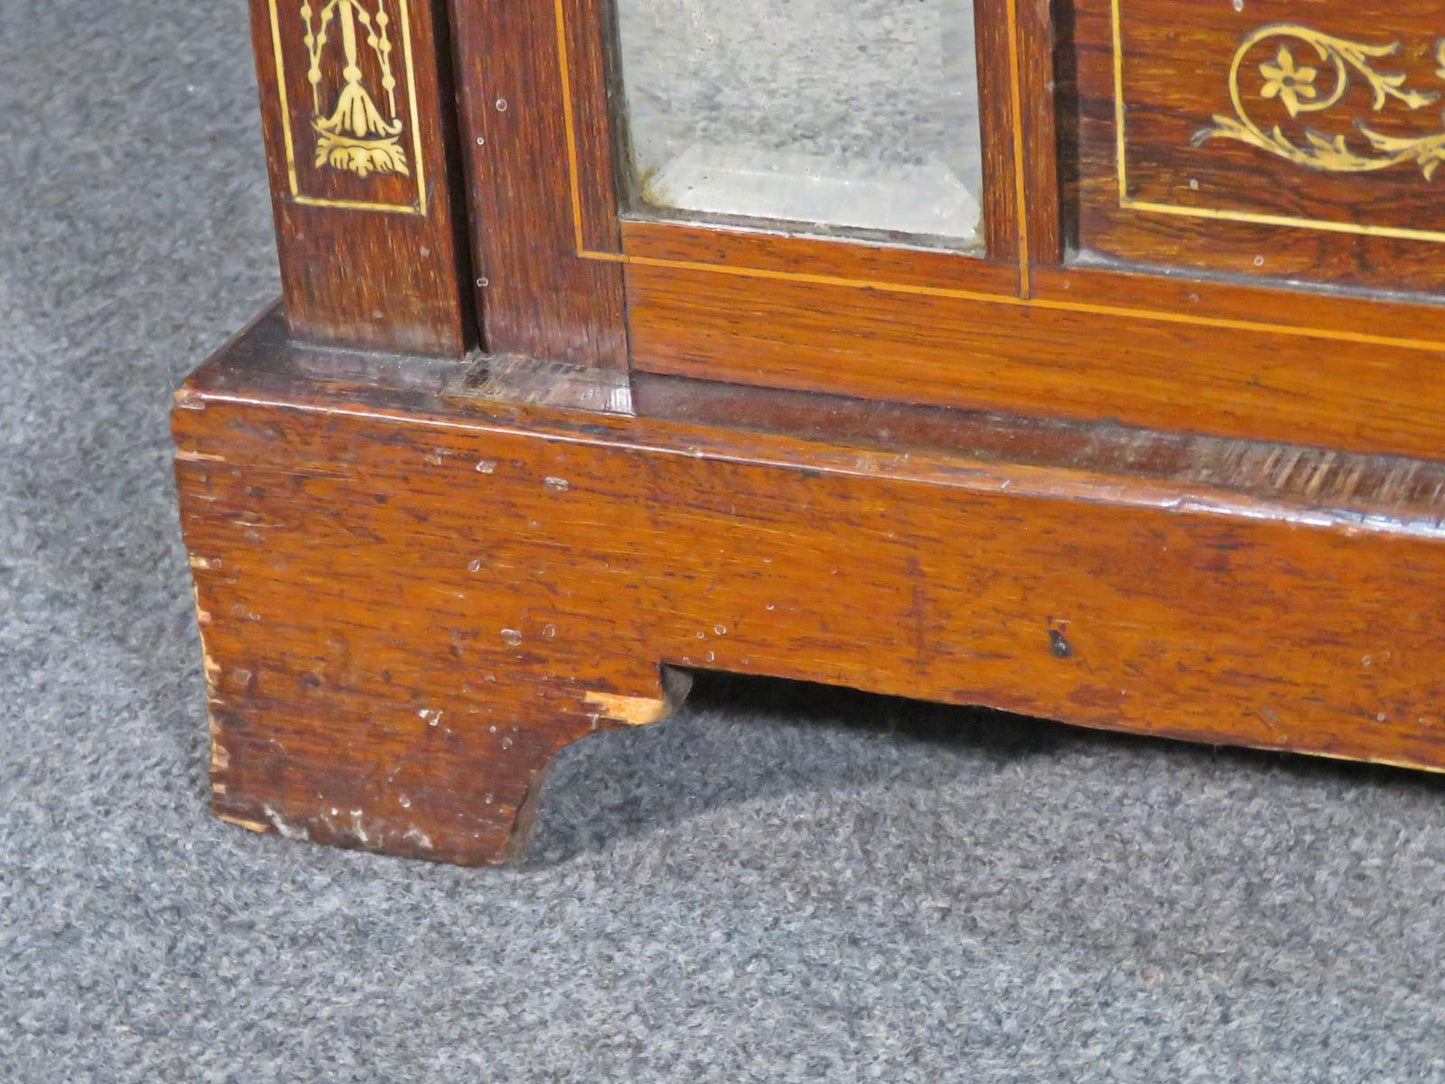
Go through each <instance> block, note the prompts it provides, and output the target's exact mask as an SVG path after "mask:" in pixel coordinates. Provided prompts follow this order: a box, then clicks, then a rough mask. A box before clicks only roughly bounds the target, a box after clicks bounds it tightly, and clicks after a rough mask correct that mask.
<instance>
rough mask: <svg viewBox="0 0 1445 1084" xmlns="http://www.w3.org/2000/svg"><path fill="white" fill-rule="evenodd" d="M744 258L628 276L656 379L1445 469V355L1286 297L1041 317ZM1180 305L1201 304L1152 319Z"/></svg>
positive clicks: (1093, 307)
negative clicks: (1245, 306) (1444, 381)
mask: <svg viewBox="0 0 1445 1084" xmlns="http://www.w3.org/2000/svg"><path fill="white" fill-rule="evenodd" d="M624 233H625V235H626V239H627V244H628V246H629V251H633V252H637V253H641V252H643V251H647V252H649V253H651V252H652V251H654V249H653V248H652V247H651V245H652V243H653V242H652V240H651V239H650V238H649V237H647V236H645V235H644V234H643V233H642V231H638V232H637V233H636V234H634V233H633V231H632V229H631V227H630V226H625V229H624ZM634 238H635V241H634ZM676 241H677V238H676V237H674V238H672V239H671V240H670V241H669V243H668V246H667V248H666V249H665V251H667V252H669V253H671V254H677V253H678V246H677V244H676ZM734 244H736V243H735V242H725V243H722V244H720V245H719V244H707V243H701V242H699V243H697V244H695V245H694V247H693V248H692V252H693V253H694V254H695V255H696V257H697V260H696V263H697V264H698V265H700V266H682V265H680V264H679V263H676V262H667V263H662V264H660V265H659V264H654V263H652V262H648V261H647V260H646V259H644V260H642V261H639V262H635V263H632V264H630V265H629V266H628V268H627V298H628V311H629V316H630V321H631V330H632V340H631V342H632V354H633V364H634V366H635V367H636V368H637V369H639V370H643V371H648V372H657V373H667V374H672V375H678V376H689V377H695V378H699V379H714V380H723V381H729V382H735V383H744V384H757V385H763V386H769V387H782V388H792V389H797V390H804V391H820V392H830V391H840V392H844V393H847V394H853V395H860V396H871V397H875V398H893V399H901V400H906V401H911V402H920V403H935V404H943V405H953V406H963V407H969V408H975V409H988V410H1002V411H1016V412H1019V413H1022V414H1033V415H1042V416H1051V417H1057V418H1072V419H1075V420H1081V421H1086V420H1090V419H1105V418H1107V419H1115V420H1118V421H1122V422H1125V423H1127V424H1131V425H1139V426H1146V427H1152V428H1157V429H1173V430H1182V431H1188V432H1196V433H1213V434H1217V435H1222V436H1233V437H1244V438H1254V439H1266V440H1280V441H1288V442H1293V443H1301V444H1319V445H1328V446H1338V447H1341V448H1348V449H1352V450H1358V451H1378V452H1396V453H1403V454H1414V455H1425V456H1435V455H1438V450H1439V448H1440V447H1441V444H1442V441H1445V423H1442V418H1445V413H1442V406H1445V402H1442V393H1441V385H1440V383H1439V381H1438V380H1436V379H1435V375H1434V373H1435V368H1436V367H1437V366H1438V365H1440V364H1441V363H1442V361H1445V349H1441V348H1438V347H1437V345H1436V344H1435V343H1434V342H1433V341H1431V340H1423V341H1411V340H1407V339H1403V338H1402V339H1398V340H1395V341H1391V340H1389V339H1387V338H1384V337H1380V338H1364V339H1360V338H1355V337H1352V336H1351V335H1350V334H1349V333H1348V332H1345V331H1341V332H1335V331H1333V330H1331V329H1329V328H1328V327H1326V328H1324V329H1310V328H1302V327H1300V326H1294V327H1291V326H1290V325H1287V324H1283V323H1282V322H1281V323H1275V322H1273V321H1271V318H1270V316H1271V310H1270V309H1269V307H1268V306H1269V304H1270V301H1271V299H1272V298H1279V299H1280V304H1281V305H1282V306H1286V305H1287V304H1288V298H1289V295H1288V293H1287V292H1285V291H1260V292H1259V293H1258V294H1255V295H1251V301H1250V303H1251V304H1256V305H1257V306H1258V307H1257V308H1256V309H1255V310H1254V312H1253V313H1248V312H1245V311H1242V310H1241V309H1240V308H1238V307H1237V308H1235V309H1234V310H1233V315H1216V314H1215V313H1216V312H1217V313H1224V312H1228V311H1230V310H1229V309H1228V306H1229V305H1235V306H1239V305H1240V302H1241V300H1242V295H1240V294H1235V293H1230V292H1229V291H1227V290H1224V291H1220V292H1217V293H1210V292H1208V291H1206V290H1203V289H1202V288H1197V289H1194V290H1189V289H1187V288H1185V287H1184V286H1182V285H1181V284H1160V285H1159V286H1157V288H1155V289H1141V290H1138V291H1137V292H1135V293H1134V294H1133V295H1132V296H1131V295H1130V293H1129V283H1127V282H1123V281H1119V280H1118V279H1116V278H1113V277H1112V276H1108V275H1107V274H1106V273H1100V275H1099V276H1093V275H1091V274H1090V273H1089V272H1088V271H1085V270H1082V269H1074V270H1071V271H1070V272H1069V273H1068V274H1067V275H1065V274H1063V273H1056V274H1054V275H1052V276H1047V277H1045V278H1044V282H1045V284H1046V285H1048V286H1050V287H1051V288H1052V292H1051V293H1050V294H1048V295H1046V296H1043V297H1035V298H1033V299H1031V300H1029V301H1027V302H1024V301H1021V300H1019V299H1017V298H1013V297H1010V296H1007V295H999V296H992V297H990V296H984V295H986V294H987V291H977V292H975V291H973V290H971V289H970V288H969V286H968V285H967V284H964V285H963V286H962V287H961V289H960V288H951V287H947V286H939V285H932V286H914V285H913V284H911V283H909V282H907V281H906V280H905V281H904V282H903V283H902V285H901V286H894V285H880V284H878V283H877V282H873V281H868V280H866V279H854V278H853V277H852V276H851V275H850V276H847V277H848V279H849V281H841V280H840V278H839V277H838V276H830V275H819V274H817V273H811V274H810V273H807V272H803V273H798V274H793V273H789V272H786V271H782V272H781V273H780V271H781V266H780V264H781V260H782V257H781V256H779V255H774V254H770V255H768V256H767V259H768V261H769V262H768V264H766V265H765V266H763V267H762V268H758V267H740V266H739V265H737V264H736V263H732V262H729V261H728V260H726V259H722V260H719V259H718V258H717V256H716V255H715V254H716V253H717V252H718V251H719V249H720V248H721V249H723V250H725V251H731V250H732V246H733V245H734ZM752 251H756V252H768V251H769V250H768V249H767V246H766V245H763V244H761V243H760V244H758V245H756V246H753V248H752ZM886 260H887V258H886V257H883V258H880V260H879V263H880V264H886ZM755 262H756V263H762V262H763V261H762V260H758V261H755ZM1102 279H1107V280H1108V281H1107V283H1105V284H1100V283H1101V280H1102ZM1136 282H1137V280H1136ZM1171 290H1172V291H1174V292H1176V293H1178V294H1181V295H1190V294H1193V295H1195V300H1193V301H1188V300H1187V298H1186V300H1185V303H1184V304H1175V305H1168V304H1163V303H1161V304H1159V305H1158V306H1157V307H1152V308H1151V306H1150V304H1149V299H1150V298H1151V297H1154V296H1157V297H1160V298H1161V299H1163V298H1167V296H1168V294H1169V291H1171ZM1202 297H1208V298H1210V302H1209V303H1208V304H1206V303H1204V302H1203V301H1202V300H1201V298H1202ZM1211 306H1215V307H1216V308H1215V310H1214V311H1213V312H1211ZM1201 310H1203V311H1201ZM1285 311H1288V309H1287V308H1286V309H1285ZM1382 330H1391V329H1390V328H1383V329H1382Z"/></svg>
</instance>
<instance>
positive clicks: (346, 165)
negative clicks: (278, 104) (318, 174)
mask: <svg viewBox="0 0 1445 1084" xmlns="http://www.w3.org/2000/svg"><path fill="white" fill-rule="evenodd" d="M301 18H302V19H303V20H304V21H305V25H306V36H305V38H304V41H305V44H306V52H307V55H308V57H309V58H310V62H311V63H310V67H309V68H307V71H306V78H307V80H308V81H309V82H310V84H311V106H312V111H313V118H312V121H311V126H312V127H313V128H314V129H315V130H316V168H317V169H325V168H331V169H339V170H346V171H349V172H351V173H355V174H356V175H357V176H358V177H366V176H368V175H369V174H371V173H399V174H401V175H402V176H404V177H406V176H410V175H411V174H410V172H409V171H408V169H407V161H406V151H405V150H403V149H402V146H401V144H400V143H399V142H398V139H399V137H400V136H401V133H402V129H403V127H404V125H403V123H402V120H401V118H400V117H398V116H397V113H396V76H395V75H394V74H393V72H392V68H391V53H392V40H391V31H390V27H391V16H389V15H388V14H387V12H386V0H376V11H375V13H374V14H373V12H371V11H369V10H368V9H367V7H366V5H365V4H364V3H363V0H328V2H327V3H325V4H324V5H323V6H322V7H321V10H320V12H319V13H318V12H317V11H315V9H313V8H312V6H311V3H310V0H303V2H302V4H301ZM333 29H339V32H340V36H341V50H342V56H343V60H344V61H345V65H344V67H343V68H342V70H341V75H342V79H343V80H344V83H343V85H342V88H341V93H340V95H339V96H338V98H337V100H336V104H335V105H334V106H333V107H332V110H331V112H330V113H324V112H323V110H322V98H321V95H322V86H321V83H322V67H321V64H322V60H323V58H324V57H325V55H326V52H327V48H328V46H330V45H331V44H332V38H331V34H332V32H333ZM363 42H364V43H365V45H366V47H367V48H368V49H369V50H370V51H371V54H372V56H374V57H375V59H376V66H377V68H378V69H379V71H380V73H381V89H382V90H383V91H384V92H385V95H386V103H387V113H388V115H387V116H383V115H382V112H381V110H380V108H378V106H377V104H376V100H375V99H374V98H373V97H372V94H371V91H370V90H369V89H368V88H367V86H366V82H365V78H364V75H363V71H362V60H363V55H362V50H361V45H362V43H363Z"/></svg>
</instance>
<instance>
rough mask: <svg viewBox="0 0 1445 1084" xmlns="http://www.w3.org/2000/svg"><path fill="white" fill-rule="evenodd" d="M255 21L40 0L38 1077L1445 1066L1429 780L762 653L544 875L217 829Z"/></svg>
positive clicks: (611, 782) (5, 247)
mask: <svg viewBox="0 0 1445 1084" xmlns="http://www.w3.org/2000/svg"><path fill="white" fill-rule="evenodd" d="M498 2H500V0H498ZM244 7H245V5H244V4H243V3H241V2H240V0H227V2H225V3H195V2H185V0H127V2H126V3H124V4H121V5H115V4H103V3H101V2H100V0H0V137H3V138H0V209H3V212H4V213H3V214H0V252H3V254H4V258H3V260H0V389H3V395H0V703H3V705H4V708H5V710H4V712H3V713H0V1079H3V1080H5V1081H16V1082H31V1081H42V1082H51V1081H91V1080H94V1081H147V1082H155V1081H192V1080H196V1081H245V1082H255V1081H308V1082H309V1081H431V1080H438V1081H446V1080H465V1081H532V1080H542V1081H545V1080H582V1081H601V1080H623V1081H653V1080H656V1081H692V1080H697V1081H725V1082H729V1084H734V1082H740V1081H801V1080H825V1081H852V1080H885V1081H890V1082H896V1081H913V1080H918V1081H937V1080H966V1081H993V1080H999V1081H1034V1080H1038V1081H1103V1080H1127V1081H1171V1082H1173V1081H1217V1080H1241V1081H1271V1082H1274V1081H1324V1080H1338V1081H1349V1082H1352V1084H1353V1082H1359V1081H1399V1080H1431V1079H1445V996H1442V995H1445V989H1442V987H1445V979H1442V969H1441V967H1440V955H1441V945H1442V938H1445V900H1442V898H1441V887H1442V884H1445V881H1442V873H1445V784H1442V783H1440V782H1438V781H1436V780H1434V779H1432V778H1429V777H1426V776H1423V775H1415V774H1410V773H1405V772H1393V771H1388V770H1383V769H1367V768H1358V767H1350V766H1344V765H1336V764H1330V763H1324V762H1310V761H1304V760H1300V759H1294V758H1288V757H1275V756H1264V755H1257V754H1249V753H1232V752H1218V751H1213V750H1210V749H1204V748H1193V747H1187V746H1182V745H1172V744H1166V743H1162V742H1153V741H1144V740H1133V739H1121V738H1116V737H1108V736H1101V735H1095V734H1090V733H1086V732H1082V731H1073V730H1068V729H1065V728H1061V727H1056V726H1052V725H1049V724H1045V723H1035V722H1030V721H1028V720H1020V719H1014V718H1009V717H1003V716H996V715H989V714H985V713H980V712H970V711H964V710H955V709H942V708H934V707H929V706H926V705H917V704H912V703H908V702H904V701H893V700H885V699H880V698H873V697H866V696H862V695H857V694H851V693H844V692H830V691H827V690H820V689H814V688H807V687H796V686H787V685H782V684H776V683H767V682H748V681H740V680H727V679H717V678H715V679H710V680H707V681H704V682H702V683H701V684H700V688H699V691H698V693H697V695H696V696H695V698H694V700H693V701H692V703H691V705H690V706H689V707H688V709H687V710H685V711H684V712H683V713H682V714H681V715H680V716H679V717H678V718H676V719H675V720H673V721H672V722H669V723H667V724H664V725H662V726H659V727H656V728H651V729H647V730H643V731H637V732H629V733H614V734H609V735H605V736H602V737H599V738H596V739H593V740H589V741H587V742H584V743H582V744H580V745H578V746H574V747H573V748H572V749H570V750H568V751H567V752H566V753H565V754H564V755H563V756H562V758H561V760H560V763H559V764H558V766H557V769H556V770H555V772H554V773H553V774H552V776H551V778H550V781H549V782H548V784H547V788H546V792H545V802H544V808H543V811H542V814H541V816H540V820H539V824H538V828H537V832H536V835H535V837H534V840H533V845H532V848H531V850H530V852H529V855H528V857H527V859H526V860H525V862H524V863H523V864H522V865H520V866H517V867H514V868H509V869H502V870H495V871H488V870H482V871H468V870H461V869H454V868H448V867H439V866H431V865H426V864H421V863H411V862H404V861H397V860H391V859H386V858H378V857H373V856H368V855H363V854H356V853H348V852H342V851H335V850H328V849H325V848H320V847H314V846H308V845H305V844H299V843H291V842H287V841H285V840H282V839H279V838H266V837H258V836H254V835H251V834H249V833H247V832H244V831H241V830H239V829H236V828H232V827H229V826H226V825H224V824H221V823H219V822H217V821H215V820H213V819H212V818H211V816H210V815H209V813H208V812H207V810H206V793H207V782H206V776H205V765H206V725H205V702H204V695H203V689H202V684H201V664H200V656H199V652H198V648H197V643H196V637H195V632H194V629H193V626H192V610H191V600H190V595H189V587H188V581H187V570H186V563H185V558H184V553H183V551H182V548H181V545H180V541H179V537H178V532H177V526H176V516H175V511H174V505H173V500H174V495H173V490H172V480H171V474H170V454H171V449H170V445H169V442H168V437H167V429H166V414H167V409H168V407H169V403H170V392H171V390H172V388H173V387H174V386H175V385H176V383H177V382H178V381H179V380H180V378H181V377H182V375H183V374H184V373H185V372H186V371H187V370H188V369H189V368H191V367H192V366H194V365H195V364H196V363H198V362H199V361H200V360H201V359H202V358H203V357H204V355H205V354H206V353H207V352H208V351H209V350H211V349H213V348H214V347H216V346H217V345H219V344H220V343H221V342H222V341H223V339H224V338H225V337H226V336H227V335H228V334H229V333H230V332H231V331H232V330H234V329H235V328H237V327H239V326H240V325H241V324H242V323H243V322H244V321H245V320H247V319H248V318H249V317H250V316H251V315H252V314H253V313H254V312H255V311H256V310H257V309H258V308H260V307H261V306H262V305H263V304H264V303H265V302H266V301H267V300H268V299H269V298H271V297H272V296H273V295H274V294H275V293H276V291H277V282H276V272H275V259H274V255H273V249H272V236H271V225H270V217H269V209H268V206H267V199H266V180H265V175H264V171H263V167H262V157H261V145H260V138H259V132H258V127H257V122H256V115H255V114H256V109H255V91H254V84H253V75H252V72H251V68H250V63H251V62H250V57H249V38H248V34H247V29H246V25H245V12H244Z"/></svg>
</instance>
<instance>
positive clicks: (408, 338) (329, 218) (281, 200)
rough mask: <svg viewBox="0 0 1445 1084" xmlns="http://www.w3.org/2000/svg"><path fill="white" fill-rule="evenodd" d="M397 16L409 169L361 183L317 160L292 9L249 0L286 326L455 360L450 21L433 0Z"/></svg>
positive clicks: (333, 56) (461, 343)
mask: <svg viewBox="0 0 1445 1084" xmlns="http://www.w3.org/2000/svg"><path fill="white" fill-rule="evenodd" d="M273 7H274V10H275V11H276V14H277V22H276V25H275V26H274V27H273V24H272V16H271V13H272V10H273ZM389 10H390V11H391V12H392V17H393V19H394V20H399V12H400V10H401V9H400V7H398V6H396V5H395V4H394V3H393V4H392V6H391V7H390V8H389ZM406 10H407V11H408V13H409V15H410V20H409V22H408V23H407V25H406V27H405V29H406V33H407V34H408V35H409V41H410V50H409V51H408V50H407V49H405V47H404V46H405V43H406V41H407V38H406V37H404V36H403V27H402V26H401V25H399V22H394V23H393V25H392V28H391V32H392V34H393V35H394V36H395V39H396V40H395V41H394V42H393V54H392V55H393V58H394V60H393V63H394V75H395V76H396V78H397V84H396V88H395V93H396V113H397V116H398V117H399V118H400V119H401V121H402V124H403V129H402V133H401V136H400V137H399V139H398V143H399V145H400V147H401V149H402V150H403V152H404V153H405V154H406V157H407V163H406V164H407V171H406V173H405V174H401V173H391V174H384V173H377V172H371V173H369V174H368V175H367V176H365V177H361V176H358V175H357V174H355V173H352V172H350V171H348V170H345V169H337V168H332V167H321V166H318V165H317V163H316V143H317V133H316V131H315V129H314V128H313V121H314V120H315V119H316V116H317V113H316V110H315V109H314V107H313V97H312V88H311V84H310V82H309V81H308V79H307V68H308V65H309V58H308V55H307V49H306V46H305V43H304V40H303V39H304V34H305V27H304V24H303V22H302V20H301V17H300V15H299V5H296V4H288V3H275V4H274V5H273V3H272V2H271V0H251V25H252V34H253V39H254V45H255V54H256V71H257V76H258V80H259V84H260V92H261V110H262V116H263V122H264V123H263V130H264V132H265V139H266V158H267V164H268V167H269V171H270V178H271V194H272V203H273V207H274V210H275V215H276V241H277V248H278V250H279V256H280V264H281V282H282V287H283V289H284V291H285V297H286V314H287V320H288V322H289V324H290V326H291V329H292V331H293V333H295V334H296V335H298V336H301V337H304V338H309V339H315V340H320V341H325V342H333V343H348V344H355V345H359V346H367V347H376V348H384V349H393V350H402V351H408V352H413V353H424V354H439V355H449V356H459V355H461V354H462V353H464V352H465V351H466V350H467V349H468V348H469V347H470V346H471V345H472V344H473V343H474V342H475V340H476V333H475V310H474V298H473V296H472V290H471V287H470V285H469V284H470V282H471V277H472V276H471V272H470V263H469V257H468V253H467V245H466V225H465V222H464V216H465V212H464V205H463V204H462V203H461V202H460V201H459V199H458V195H459V191H460V180H461V175H460V164H459V162H458V158H457V152H456V136H455V124H454V115H453V111H452V107H451V98H452V89H451V75H450V50H449V46H448V42H447V24H446V18H445V11H444V9H443V8H442V5H441V2H440V0H408V3H407V6H406ZM339 37H340V34H339V32H338V31H337V30H336V28H335V27H334V26H333V27H332V30H331V45H330V47H329V51H328V52H327V53H326V54H325V55H324V60H323V63H322V67H321V71H322V81H321V84H320V86H321V92H322V101H323V105H322V110H321V112H322V113H323V114H324V113H326V112H328V111H329V109H330V108H331V106H332V105H333V104H334V101H333V99H334V98H335V97H336V96H338V95H339V93H340V88H341V86H342V85H343V79H342V76H341V74H340V69H341V67H342V66H343V61H342V60H341V59H340V58H339V57H340V54H339V53H338V51H337V50H338V49H339V47H340V46H339V43H338V39H339ZM278 42H279V44H280V55H281V57H282V65H281V67H282V69H283V70H284V79H283V77H282V73H281V72H278V66H277V62H276V56H277V43H278ZM408 53H409V57H410V63H409V64H408V63H407V57H408ZM365 71H366V76H367V78H368V80H369V83H368V85H369V86H370V87H371V88H372V90H373V91H374V92H375V93H376V94H377V95H381V93H382V92H381V90H380V89H379V87H380V78H381V76H380V72H379V71H377V70H374V64H372V66H368V67H366V68H365ZM283 84H284V87H283ZM283 89H284V98H285V102H286V105H285V106H284V107H283V104H282V101H283V93H282V92H283ZM383 100H384V99H383ZM413 107H414V109H413ZM413 115H414V116H415V120H416V122H417V124H413ZM288 130H289V140H288ZM418 149H419V151H420V157H419V159H418V157H417V153H416V152H417V151H418ZM293 174H294V177H295V180H294V184H293ZM314 201H329V203H330V205H328V203H327V202H320V203H318V202H314ZM367 204H382V205H385V206H386V208H387V209H384V210H378V209H373V208H370V207H368V206H366V205H367Z"/></svg>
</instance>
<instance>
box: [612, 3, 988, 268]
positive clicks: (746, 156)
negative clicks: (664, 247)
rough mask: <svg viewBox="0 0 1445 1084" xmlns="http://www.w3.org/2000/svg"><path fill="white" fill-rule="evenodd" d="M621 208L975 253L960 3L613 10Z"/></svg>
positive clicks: (978, 174) (974, 114)
mask: <svg viewBox="0 0 1445 1084" xmlns="http://www.w3.org/2000/svg"><path fill="white" fill-rule="evenodd" d="M616 2H617V21H618V32H619V36H620V42H621V59H622V81H623V86H624V88H625V94H624V98H625V108H626V116H627V124H628V134H629V137H630V153H631V158H632V161H631V166H632V170H633V180H634V184H633V192H634V195H633V207H634V210H637V211H642V212H647V211H652V212H655V213H662V214H665V215H669V216H678V215H681V216H683V217H698V218H704V219H706V218H714V217H722V218H725V219H744V220H748V221H751V222H762V223H772V224H778V225H780V226H783V227H784V228H788V227H791V228H793V229H794V230H796V231H797V232H809V233H817V232H843V233H854V234H861V235H863V236H870V237H879V238H882V239H897V240H900V241H903V242H905V243H910V244H927V245H935V246H941V247H947V248H955V249H964V250H971V249H975V248H978V247H980V246H981V243H982V237H981V229H980V207H981V204H982V183H983V182H982V154H981V151H980V146H979V122H978V73H977V64H976V61H975V52H974V27H973V4H972V0H616Z"/></svg>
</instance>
